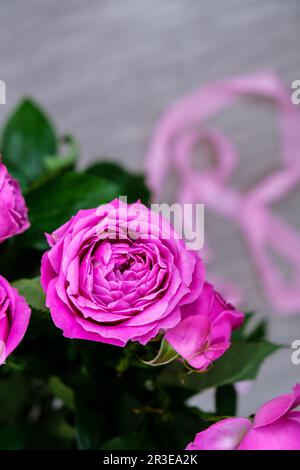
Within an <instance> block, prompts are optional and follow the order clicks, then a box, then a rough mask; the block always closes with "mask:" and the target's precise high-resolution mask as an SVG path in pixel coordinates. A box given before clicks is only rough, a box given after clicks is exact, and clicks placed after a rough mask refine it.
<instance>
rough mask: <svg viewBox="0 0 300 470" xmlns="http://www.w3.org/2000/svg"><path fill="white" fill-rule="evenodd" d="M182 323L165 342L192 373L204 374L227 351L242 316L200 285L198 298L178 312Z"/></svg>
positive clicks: (170, 331) (209, 289)
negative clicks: (193, 371)
mask: <svg viewBox="0 0 300 470" xmlns="http://www.w3.org/2000/svg"><path fill="white" fill-rule="evenodd" d="M181 313H182V319H181V321H180V323H178V324H177V325H176V326H175V327H174V328H172V329H170V330H169V331H167V333H166V335H165V339H166V340H167V341H168V342H169V343H170V344H171V346H172V347H173V348H174V349H175V350H176V351H177V352H178V354H180V355H181V356H182V357H183V358H184V359H185V360H186V361H187V362H188V363H189V364H190V365H191V366H192V367H193V368H194V369H198V370H205V369H207V368H208V367H209V365H210V364H211V363H212V362H213V361H215V360H216V359H218V358H219V357H220V356H222V355H223V354H224V352H225V351H227V349H228V348H229V347H230V339H231V334H232V331H233V330H234V329H235V328H238V327H239V326H240V325H241V323H242V322H243V318H244V315H243V314H242V313H241V312H238V311H236V310H235V309H234V307H233V306H232V305H230V304H228V303H227V302H225V300H224V299H223V298H222V297H221V295H220V294H218V293H217V292H215V291H214V289H213V287H212V285H211V284H209V283H208V282H205V283H204V288H203V291H202V293H201V295H200V296H199V297H198V298H197V299H196V300H195V301H194V302H193V303H191V304H189V305H186V306H184V307H183V308H182V309H181Z"/></svg>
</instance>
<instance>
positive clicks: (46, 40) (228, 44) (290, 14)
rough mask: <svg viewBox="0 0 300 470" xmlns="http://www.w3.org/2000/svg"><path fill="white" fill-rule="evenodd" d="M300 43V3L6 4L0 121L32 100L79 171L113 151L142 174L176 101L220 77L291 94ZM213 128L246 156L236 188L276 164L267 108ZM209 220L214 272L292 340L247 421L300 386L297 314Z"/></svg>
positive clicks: (256, 387) (279, 337) (243, 109)
mask: <svg viewBox="0 0 300 470" xmlns="http://www.w3.org/2000/svg"><path fill="white" fill-rule="evenodd" d="M299 44H300V3H299V1H298V0H289V1H288V2H283V1H282V0H231V1H230V0H226V1H225V0H202V1H197V0H191V1H189V2H184V1H182V0H164V1H158V0H156V1H153V0H127V1H126V2H125V1H122V0H114V1H109V0H101V1H99V0H72V2H71V1H66V0H65V1H61V0H51V1H50V0H44V1H43V2H41V1H40V0H27V1H24V0H2V1H1V13H0V58H1V67H0V79H2V80H4V81H5V82H6V86H7V104H6V105H5V106H1V107H0V119H1V124H2V122H3V121H4V118H5V117H6V115H7V114H8V113H9V111H10V110H11V109H12V108H13V107H14V105H15V104H16V103H17V101H18V100H19V99H20V98H21V97H23V96H24V95H30V96H31V97H33V98H35V99H36V100H37V101H38V102H40V103H41V105H42V106H43V107H45V109H46V110H47V111H48V112H49V113H50V115H51V116H52V118H53V120H54V121H55V122H56V123H57V126H58V129H59V131H60V132H61V133H65V132H68V131H70V132H72V134H73V135H74V136H76V138H77V139H78V140H79V143H80V146H81V150H82V156H81V162H80V164H81V165H82V166H85V165H87V163H91V162H93V161H94V160H96V159H97V158H99V157H103V156H105V157H109V158H111V159H114V160H116V161H119V162H121V163H122V164H123V165H125V166H126V167H128V168H129V169H131V170H136V171H142V170H143V167H144V158H145V153H146V150H147V146H148V143H149V141H150V138H151V135H152V131H153V128H154V126H155V124H156V122H157V119H158V118H159V116H160V115H161V113H162V111H163V110H164V109H165V108H167V107H168V106H169V105H170V104H171V103H173V102H174V100H176V99H177V98H179V97H180V96H182V95H184V94H186V93H188V92H190V91H192V90H194V89H197V88H199V87H200V86H201V85H204V84H207V83H210V82H211V81H215V80H219V79H222V78H225V77H229V76H232V75H237V74H247V73H252V72H255V71H259V70H265V69H270V70H273V71H275V72H277V73H278V74H279V75H280V77H281V78H282V79H283V80H284V82H285V83H286V85H287V86H288V87H290V86H291V83H292V81H293V80H296V79H300V64H299ZM299 111H300V109H299ZM214 123H215V124H216V125H217V126H218V127H219V128H220V129H221V130H223V131H224V132H225V133H226V134H228V135H229V136H230V137H232V139H233V141H234V143H235V145H236V146H237V148H238V150H239V152H240V154H241V165H240V166H239V168H238V169H237V171H236V172H235V175H234V181H233V185H234V186H235V187H238V188H241V189H243V190H245V189H247V188H249V187H251V185H252V184H253V183H255V181H257V180H259V179H260V178H261V177H262V176H263V175H266V174H267V173H268V172H269V171H271V169H274V168H276V167H277V166H278V165H279V162H280V155H279V146H278V135H277V127H276V115H275V112H274V109H273V108H271V107H270V106H266V105H265V103H261V104H260V103H257V102H256V104H255V105H253V104H252V103H250V102H248V101H241V102H240V103H239V104H237V105H235V106H234V107H232V108H230V109H228V110H226V111H225V112H222V114H220V116H218V117H216V119H214ZM199 157H200V155H199ZM200 202H201V201H200ZM299 207H300V187H299V191H298V192H295V193H294V194H293V195H292V196H291V197H289V198H288V199H287V200H285V201H282V202H281V203H280V204H278V206H277V207H276V211H277V212H278V213H280V214H282V215H283V217H284V218H285V219H286V220H288V221H289V222H290V223H292V224H293V225H294V226H296V227H298V228H299V230H300V219H299ZM206 221H207V222H206V237H207V238H209V240H210V245H211V247H213V248H214V250H215V251H216V253H217V256H216V261H215V263H214V265H212V267H211V272H213V273H214V274H217V275H220V276H222V277H223V278H225V279H228V280H229V279H230V280H232V281H239V283H240V284H241V286H242V287H243V290H244V294H245V299H246V302H245V307H246V308H247V309H251V310H256V311H257V312H258V314H259V315H260V316H268V317H269V319H270V331H269V337H270V338H271V339H272V340H274V341H276V342H280V343H284V344H287V345H288V349H285V350H282V351H280V352H278V353H276V354H275V355H274V356H272V358H271V359H269V360H268V361H267V362H266V363H265V364H264V366H263V369H262V370H261V372H260V374H259V377H258V380H257V381H256V382H255V383H254V384H252V385H251V387H250V388H249V389H248V390H247V391H244V392H243V394H242V395H241V399H240V413H245V414H248V413H252V412H254V411H255V409H256V407H257V406H258V405H260V404H261V403H263V402H264V401H265V400H267V399H269V398H271V397H272V396H276V395H278V394H280V393H287V392H289V390H290V388H291V386H293V385H294V384H295V382H296V381H297V380H299V379H300V366H296V365H292V363H291V349H290V344H291V342H292V341H293V340H295V339H300V312H299V315H296V316H294V317H289V318H285V317H280V316H278V315H275V313H273V312H272V309H271V307H270V306H269V305H268V303H267V302H266V301H265V299H264V296H263V294H262V292H261V290H260V285H259V282H258V279H257V277H256V276H255V273H254V271H253V269H252V266H251V264H250V261H249V258H248V256H247V254H246V251H245V247H244V244H243V241H242V240H241V239H240V236H239V234H238V232H237V230H236V229H235V228H234V227H232V226H231V225H230V224H229V223H227V222H226V221H224V220H221V219H218V218H216V217H215V216H213V215H211V214H210V213H207V214H206ZM210 399H211V397H210V396H209V393H208V394H206V395H205V396H201V397H200V398H197V403H201V404H204V405H205V406H208V407H209V404H210Z"/></svg>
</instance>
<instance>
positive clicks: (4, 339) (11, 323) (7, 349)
mask: <svg viewBox="0 0 300 470" xmlns="http://www.w3.org/2000/svg"><path fill="white" fill-rule="evenodd" d="M29 318H30V308H29V307H28V305H27V303H26V302H25V299H24V298H23V297H21V296H20V295H19V293H18V291H17V289H15V288H14V287H12V286H11V285H10V284H9V282H8V281H7V280H6V279H5V278H4V277H2V276H0V364H3V362H4V361H5V359H6V358H7V357H8V356H9V355H10V353H11V352H12V351H13V350H14V349H15V348H16V347H17V346H18V344H19V343H20V342H21V341H22V339H23V336H24V335H25V332H26V330H27V326H28V323H29Z"/></svg>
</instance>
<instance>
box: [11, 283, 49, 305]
mask: <svg viewBox="0 0 300 470" xmlns="http://www.w3.org/2000/svg"><path fill="white" fill-rule="evenodd" d="M12 285H13V287H15V288H16V289H18V291H19V293H20V294H21V295H22V296H23V297H25V299H26V302H27V303H28V305H29V306H30V307H32V308H34V309H36V310H42V311H44V312H46V311H47V307H46V298H45V294H44V291H43V289H42V286H41V283H40V278H39V277H34V278H32V279H19V280H18V281H14V282H13V283H12Z"/></svg>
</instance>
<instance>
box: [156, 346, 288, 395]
mask: <svg viewBox="0 0 300 470" xmlns="http://www.w3.org/2000/svg"><path fill="white" fill-rule="evenodd" d="M279 348H280V346H278V345H276V344H272V343H269V342H267V341H257V342H247V341H235V342H233V343H232V345H231V347H230V349H229V350H228V351H227V352H226V353H225V354H224V355H223V356H222V357H221V358H220V359H219V360H217V361H216V362H215V363H214V365H213V367H212V368H211V369H209V370H208V371H207V372H206V373H204V374H197V373H186V372H185V369H184V367H183V366H182V365H180V364H176V365H174V364H171V366H169V367H168V368H167V369H166V370H164V371H163V372H162V374H161V377H160V381H161V382H162V383H164V384H167V385H169V386H175V387H182V385H184V386H185V387H187V388H189V389H190V390H193V391H194V392H200V391H202V390H206V389H208V388H211V387H220V386H222V385H227V384H232V383H235V382H238V381H241V380H253V379H255V377H256V376H257V373H258V371H259V368H260V366H261V364H262V363H263V362H264V360H265V359H266V358H267V357H268V356H270V355H271V354H273V353H274V352H275V351H277V350H278V349H279Z"/></svg>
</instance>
